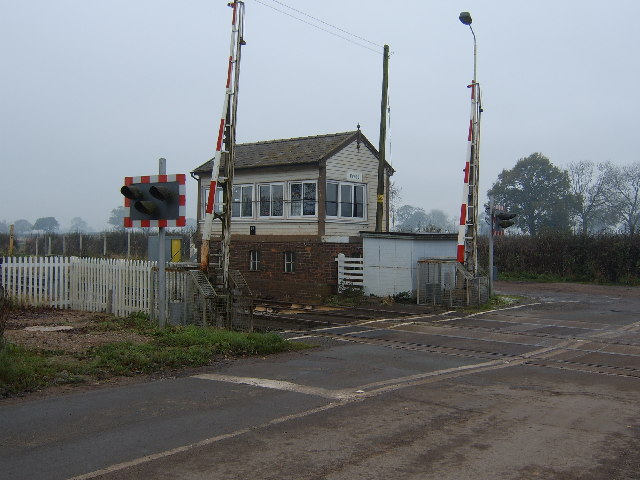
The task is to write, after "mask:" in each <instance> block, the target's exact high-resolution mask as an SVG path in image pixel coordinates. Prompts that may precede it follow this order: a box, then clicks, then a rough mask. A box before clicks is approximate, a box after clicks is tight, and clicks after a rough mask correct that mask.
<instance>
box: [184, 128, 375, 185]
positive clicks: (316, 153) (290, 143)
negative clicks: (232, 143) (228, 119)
mask: <svg viewBox="0 0 640 480" xmlns="http://www.w3.org/2000/svg"><path fill="white" fill-rule="evenodd" d="M357 136H358V132H357V131H351V132H342V133H331V134H327V135H316V136H313V137H298V138H287V139H282V140H268V141H265V142H256V143H241V144H238V145H236V150H235V169H236V170H238V169H243V168H259V167H271V166H280V165H289V166H291V165H307V164H317V163H319V162H321V161H322V160H324V159H326V158H328V157H330V156H331V155H333V154H335V153H336V152H338V151H339V150H341V149H342V148H344V147H345V146H347V145H349V144H350V143H351V142H353V141H354V140H355V139H356V138H357ZM360 138H361V140H362V143H363V144H364V145H366V146H367V147H368V148H369V150H371V152H372V153H373V154H374V155H375V156H376V157H377V156H378V151H377V150H376V149H375V147H374V146H373V145H371V143H370V142H369V140H367V139H366V138H365V136H364V135H363V134H362V133H360ZM210 172H211V160H209V161H207V162H205V163H203V164H202V165H200V166H199V167H198V168H196V169H195V170H194V171H193V172H192V173H194V174H196V175H202V174H207V173H210Z"/></svg>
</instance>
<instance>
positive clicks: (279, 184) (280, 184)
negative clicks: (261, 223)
mask: <svg viewBox="0 0 640 480" xmlns="http://www.w3.org/2000/svg"><path fill="white" fill-rule="evenodd" d="M274 186H277V187H282V214H280V215H273V187H274ZM262 187H269V215H262V191H261V190H262ZM285 195H286V185H285V184H284V183H283V182H271V183H258V184H257V185H256V199H257V200H256V204H257V214H258V217H259V218H284V215H285V204H286V201H285Z"/></svg>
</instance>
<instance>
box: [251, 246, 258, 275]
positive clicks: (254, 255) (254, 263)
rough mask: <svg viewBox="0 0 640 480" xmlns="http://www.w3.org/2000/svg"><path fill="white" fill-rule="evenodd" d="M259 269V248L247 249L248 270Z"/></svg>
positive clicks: (255, 270)
mask: <svg viewBox="0 0 640 480" xmlns="http://www.w3.org/2000/svg"><path fill="white" fill-rule="evenodd" d="M258 270H260V250H250V251H249V271H250V272H257V271H258Z"/></svg>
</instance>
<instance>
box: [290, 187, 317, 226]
mask: <svg viewBox="0 0 640 480" xmlns="http://www.w3.org/2000/svg"><path fill="white" fill-rule="evenodd" d="M294 185H301V189H302V198H301V199H300V200H293V198H292V194H291V189H292V188H293V186H294ZM305 185H313V186H314V188H315V198H314V200H313V214H310V213H308V214H305V213H304V207H305V202H309V200H305V198H304V190H305V187H304V186H305ZM287 193H288V196H289V197H288V201H289V208H288V213H289V217H291V218H314V217H317V216H318V182H317V181H316V180H294V181H290V182H289V185H288V188H287ZM294 201H295V202H296V203H297V202H300V214H299V215H296V214H294V213H293V205H294Z"/></svg>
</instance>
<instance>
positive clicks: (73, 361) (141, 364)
mask: <svg viewBox="0 0 640 480" xmlns="http://www.w3.org/2000/svg"><path fill="white" fill-rule="evenodd" d="M88 328H89V330H91V331H109V330H126V331H130V332H134V333H137V334H139V335H143V336H144V337H145V340H146V341H142V342H133V341H122V342H112V343H108V344H105V345H100V346H95V347H92V348H89V349H88V350H85V351H82V352H67V351H63V350H62V351H60V350H34V349H26V348H23V347H20V346H17V345H13V344H11V343H9V342H6V341H2V342H0V397H3V396H8V395H12V394H17V393H22V392H28V391H34V390H37V389H40V388H43V387H46V386H49V385H62V384H72V383H83V382H86V381H89V380H91V379H104V378H108V377H112V376H121V375H124V376H131V375H136V374H142V373H154V372H159V371H163V370H166V369H169V370H171V369H180V368H184V367H196V366H203V365H207V364H210V363H211V362H212V361H215V360H216V359H218V358H220V357H221V356H223V357H225V358H226V357H237V356H245V355H268V354H272V353H279V352H286V351H293V350H298V349H302V348H306V347H307V346H306V345H303V344H300V343H294V342H288V341H286V340H284V339H283V338H281V337H280V336H278V335H277V334H274V333H269V334H263V333H241V332H231V331H227V330H220V329H215V328H211V327H196V326H193V325H191V326H186V327H168V328H164V329H161V328H158V327H156V326H154V325H153V324H152V322H151V321H149V319H148V318H147V317H146V315H142V314H133V315H131V316H129V317H126V318H115V317H108V316H104V317H103V318H101V319H99V321H98V322H96V323H95V324H93V325H91V326H90V327H88Z"/></svg>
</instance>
